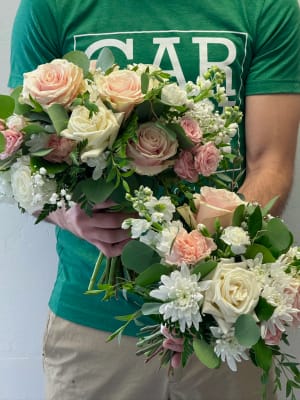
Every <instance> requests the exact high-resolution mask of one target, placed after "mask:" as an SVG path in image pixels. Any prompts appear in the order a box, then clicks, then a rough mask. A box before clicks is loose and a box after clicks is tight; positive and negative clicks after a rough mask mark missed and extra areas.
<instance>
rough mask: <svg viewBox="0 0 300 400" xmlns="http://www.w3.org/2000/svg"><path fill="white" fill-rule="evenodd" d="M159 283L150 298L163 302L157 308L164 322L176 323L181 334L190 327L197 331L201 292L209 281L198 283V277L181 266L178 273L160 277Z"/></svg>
mask: <svg viewBox="0 0 300 400" xmlns="http://www.w3.org/2000/svg"><path fill="white" fill-rule="evenodd" d="M161 282H162V284H161V285H160V286H159V288H158V289H155V290H152V291H151V292H150V296H152V297H154V298H156V299H159V300H161V301H163V302H164V304H162V305H161V306H160V308H159V312H160V314H162V315H163V318H164V320H168V319H170V320H171V322H176V321H178V322H179V327H180V331H181V332H184V331H185V329H186V328H190V327H191V326H192V325H194V327H195V328H196V329H198V328H199V323H200V322H201V321H202V316H201V312H200V307H201V304H202V301H203V297H204V296H203V292H204V291H205V290H207V289H208V287H209V285H210V281H202V282H199V276H197V275H196V274H190V271H189V269H188V267H187V266H186V265H182V266H181V270H180V271H173V272H172V273H171V275H170V276H167V275H162V276H161Z"/></svg>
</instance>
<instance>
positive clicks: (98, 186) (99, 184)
mask: <svg viewBox="0 0 300 400" xmlns="http://www.w3.org/2000/svg"><path fill="white" fill-rule="evenodd" d="M113 190H114V184H113V183H112V182H106V181H105V180H103V179H98V180H94V179H92V178H89V179H85V180H82V181H80V182H79V183H78V184H77V186H76V188H75V190H74V196H75V198H77V196H79V197H80V193H82V194H84V195H85V196H86V198H87V199H88V200H89V201H91V202H93V203H95V204H98V203H102V202H103V201H105V200H107V199H108V198H109V197H110V195H111V193H112V192H113Z"/></svg>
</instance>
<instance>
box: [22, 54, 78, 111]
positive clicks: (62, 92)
mask: <svg viewBox="0 0 300 400" xmlns="http://www.w3.org/2000/svg"><path fill="white" fill-rule="evenodd" d="M83 87H84V81H83V72H82V69H81V68H79V67H78V66H77V65H75V64H73V63H71V62H69V61H67V60H60V59H59V60H58V59H56V60H53V61H51V62H50V63H47V64H42V65H40V66H38V68H37V69H35V70H34V71H31V72H27V73H25V74H24V84H23V91H22V98H23V101H24V102H25V103H28V104H31V100H30V97H32V98H33V99H35V100H36V101H37V102H38V103H40V104H41V105H42V106H45V107H47V106H51V105H52V104H54V103H58V104H61V105H63V106H69V105H70V104H71V103H72V101H73V100H74V99H75V98H76V96H77V95H78V94H79V93H80V92H81V90H82V89H83Z"/></svg>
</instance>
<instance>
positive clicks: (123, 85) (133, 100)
mask: <svg viewBox="0 0 300 400" xmlns="http://www.w3.org/2000/svg"><path fill="white" fill-rule="evenodd" d="M95 82H96V84H97V88H98V91H99V93H100V96H101V98H102V100H104V101H108V102H109V103H110V104H111V105H112V107H113V108H114V109H115V110H116V111H118V112H124V113H125V115H126V117H128V115H129V114H130V112H131V111H132V109H133V107H134V106H135V105H136V104H139V103H141V102H142V101H143V99H144V95H143V93H142V88H141V78H140V76H139V75H138V74H137V73H136V72H134V71H130V70H115V71H113V72H111V73H110V74H108V75H99V74H98V75H97V74H96V75H95Z"/></svg>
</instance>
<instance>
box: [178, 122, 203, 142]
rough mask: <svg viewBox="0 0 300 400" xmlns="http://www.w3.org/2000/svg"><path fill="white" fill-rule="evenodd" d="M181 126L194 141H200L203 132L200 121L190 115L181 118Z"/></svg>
mask: <svg viewBox="0 0 300 400" xmlns="http://www.w3.org/2000/svg"><path fill="white" fill-rule="evenodd" d="M180 126H181V127H182V128H183V130H184V132H185V133H186V135H187V137H188V138H189V139H191V141H192V142H193V143H200V142H201V139H202V136H203V133H202V131H201V129H200V126H199V124H198V122H197V121H196V120H195V119H193V118H189V117H183V118H181V120H180Z"/></svg>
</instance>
